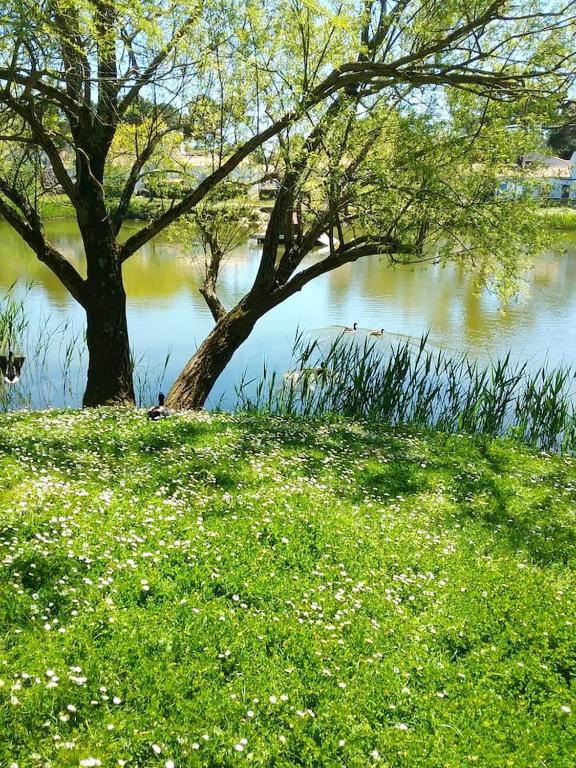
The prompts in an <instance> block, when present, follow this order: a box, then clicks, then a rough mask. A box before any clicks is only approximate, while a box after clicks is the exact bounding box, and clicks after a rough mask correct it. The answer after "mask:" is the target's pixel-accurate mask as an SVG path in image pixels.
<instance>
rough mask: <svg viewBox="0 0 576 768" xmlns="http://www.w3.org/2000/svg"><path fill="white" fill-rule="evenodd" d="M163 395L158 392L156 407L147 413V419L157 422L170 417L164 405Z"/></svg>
mask: <svg viewBox="0 0 576 768" xmlns="http://www.w3.org/2000/svg"><path fill="white" fill-rule="evenodd" d="M165 399H166V398H165V397H164V394H163V393H162V392H160V394H159V395H158V405H154V406H153V407H152V408H150V410H149V411H148V418H149V419H152V421H158V419H165V418H166V416H170V410H169V409H168V408H166V406H165V405H164V400H165Z"/></svg>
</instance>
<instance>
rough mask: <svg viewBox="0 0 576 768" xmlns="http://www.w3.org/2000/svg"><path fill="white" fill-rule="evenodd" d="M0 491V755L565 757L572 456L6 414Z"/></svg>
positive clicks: (290, 422) (120, 758) (308, 432)
mask: <svg viewBox="0 0 576 768" xmlns="http://www.w3.org/2000/svg"><path fill="white" fill-rule="evenodd" d="M0 499H1V516H0V734H1V737H0V766H11V765H17V766H19V768H24V767H25V768H28V767H29V766H38V767H40V766H53V767H54V768H65V767H67V766H98V765H101V766H115V765H127V766H163V767H164V768H171V767H172V766H176V767H178V766H237V765H242V764H244V763H245V762H246V763H249V764H251V765H254V766H267V767H269V768H272V767H274V768H277V767H282V766H296V765H298V766H326V767H328V766H347V767H348V768H364V767H365V766H371V765H379V766H387V767H388V766H389V767H390V768H392V767H394V768H400V767H402V768H416V766H418V768H420V767H424V766H425V767H426V768H428V767H429V768H438V767H439V766H443V767H446V768H461V767H462V766H482V768H486V767H487V766H490V768H503V766H515V767H519V768H535V766H548V767H549V768H552V766H553V767H554V768H573V766H574V744H575V743H576V685H575V684H574V676H575V674H576V631H575V626H574V622H576V589H575V587H576V573H575V564H576V537H575V533H576V512H575V510H576V460H575V459H573V458H570V457H558V456H547V455H543V454H537V453H535V452H532V451H529V450H528V449H524V448H522V447H519V446H518V445H515V444H513V443H510V442H505V441H490V440H484V439H479V438H470V437H463V436H458V435H452V436H448V435H445V434H441V433H420V432H417V431H414V430H409V429H392V428H388V427H385V426H375V425H373V424H365V423H359V422H345V421H340V422H337V421H334V422H329V421H304V420H301V419H278V418H272V417H265V416H249V415H234V416H233V415H218V414H208V413H197V414H190V415H185V416H172V417H171V418H169V419H166V420H164V421H162V422H159V423H150V422H148V421H147V420H146V418H145V414H143V413H142V412H138V411H128V410H121V409H98V410H92V411H84V412H37V413H15V414H6V415H2V416H1V417H0Z"/></svg>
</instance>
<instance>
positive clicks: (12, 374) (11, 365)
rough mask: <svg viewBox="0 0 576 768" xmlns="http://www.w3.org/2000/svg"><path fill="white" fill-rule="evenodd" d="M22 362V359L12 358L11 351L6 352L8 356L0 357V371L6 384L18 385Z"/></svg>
mask: <svg viewBox="0 0 576 768" xmlns="http://www.w3.org/2000/svg"><path fill="white" fill-rule="evenodd" d="M24 360H25V358H24V357H14V353H13V352H12V351H11V350H9V351H8V355H0V370H1V371H2V375H3V376H4V381H5V382H6V384H18V382H19V381H20V371H21V370H22V365H23V364H24Z"/></svg>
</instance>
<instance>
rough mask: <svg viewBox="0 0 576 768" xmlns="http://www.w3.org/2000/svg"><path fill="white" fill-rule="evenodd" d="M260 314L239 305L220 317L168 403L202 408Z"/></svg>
mask: <svg viewBox="0 0 576 768" xmlns="http://www.w3.org/2000/svg"><path fill="white" fill-rule="evenodd" d="M259 316H260V315H259V314H254V313H252V312H247V311H245V310H242V309H241V308H239V307H236V308H235V309H233V310H231V311H230V312H228V314H227V315H225V316H224V317H223V318H222V319H221V320H219V322H218V323H217V324H216V325H215V326H214V328H213V330H212V332H211V333H210V335H209V336H207V337H206V339H205V340H204V341H203V342H202V344H201V345H200V346H199V347H198V349H197V350H196V352H195V354H194V356H193V357H192V358H191V359H190V360H189V361H188V363H187V364H186V366H185V368H184V369H183V371H182V372H181V373H180V375H179V376H178V378H177V379H176V381H175V382H174V384H173V385H172V388H171V389H170V392H169V393H168V398H167V400H166V403H167V405H168V406H169V407H170V408H175V409H177V410H182V409H192V410H197V409H199V408H202V407H203V405H204V403H205V402H206V398H207V397H208V395H209V394H210V392H211V390H212V387H213V386H214V384H215V383H216V380H217V379H218V377H219V376H220V374H221V373H222V371H223V370H224V368H226V366H227V365H228V363H229V362H230V359H231V358H232V355H233V354H234V352H236V350H237V349H238V347H240V346H241V345H242V344H243V343H244V342H245V341H246V339H247V338H248V336H249V335H250V333H251V332H252V329H253V328H254V325H255V323H256V321H257V319H258V317H259Z"/></svg>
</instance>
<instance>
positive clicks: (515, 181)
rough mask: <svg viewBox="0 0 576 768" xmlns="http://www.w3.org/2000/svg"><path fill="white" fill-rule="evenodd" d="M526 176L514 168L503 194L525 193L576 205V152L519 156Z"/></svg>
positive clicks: (501, 188) (534, 153) (519, 161)
mask: <svg viewBox="0 0 576 768" xmlns="http://www.w3.org/2000/svg"><path fill="white" fill-rule="evenodd" d="M518 168H521V169H522V171H523V174H522V177H520V176H516V177H515V174H514V171H513V170H512V171H511V172H510V173H509V174H508V177H507V178H505V179H502V181H501V182H500V186H499V189H498V192H499V193H500V194H513V195H522V194H525V193H528V194H531V195H533V196H534V197H542V198H547V199H548V200H554V201H556V202H557V203H559V204H560V205H576V152H574V153H573V154H572V157H571V158H570V159H569V160H563V159H562V158H561V157H554V156H552V155H544V154H541V153H540V152H531V153H530V154H528V155H524V156H523V157H521V158H520V159H519V160H518Z"/></svg>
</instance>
